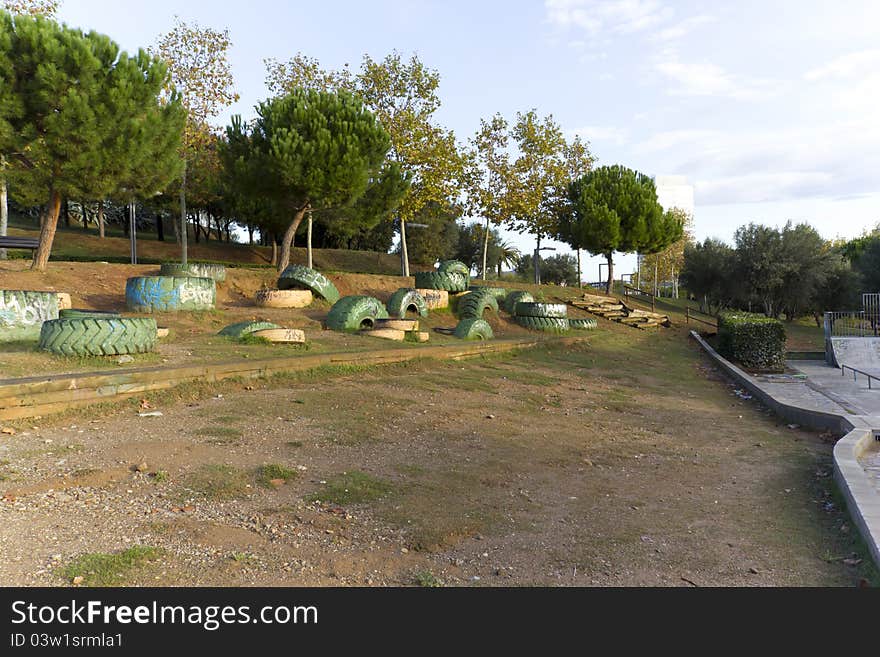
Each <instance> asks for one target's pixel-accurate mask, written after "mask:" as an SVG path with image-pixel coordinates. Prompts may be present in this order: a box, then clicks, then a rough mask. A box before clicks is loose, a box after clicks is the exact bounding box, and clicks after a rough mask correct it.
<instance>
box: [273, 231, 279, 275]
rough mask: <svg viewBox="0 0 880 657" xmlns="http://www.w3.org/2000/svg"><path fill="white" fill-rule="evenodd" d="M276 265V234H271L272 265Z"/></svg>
mask: <svg viewBox="0 0 880 657" xmlns="http://www.w3.org/2000/svg"><path fill="white" fill-rule="evenodd" d="M277 265H278V239H277V236H276V235H272V266H273V267H275V266H277Z"/></svg>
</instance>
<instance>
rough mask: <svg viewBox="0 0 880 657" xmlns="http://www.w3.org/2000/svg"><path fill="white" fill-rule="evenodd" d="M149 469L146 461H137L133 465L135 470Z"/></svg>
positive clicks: (144, 470) (143, 470)
mask: <svg viewBox="0 0 880 657" xmlns="http://www.w3.org/2000/svg"><path fill="white" fill-rule="evenodd" d="M148 469H149V466H148V465H147V464H146V463H138V464H137V465H136V466H134V471H135V472H146V471H147V470H148Z"/></svg>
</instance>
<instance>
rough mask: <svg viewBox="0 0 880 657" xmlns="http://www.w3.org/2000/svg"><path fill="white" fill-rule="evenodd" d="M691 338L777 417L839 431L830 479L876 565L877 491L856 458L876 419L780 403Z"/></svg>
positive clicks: (879, 536) (879, 547) (879, 551)
mask: <svg viewBox="0 0 880 657" xmlns="http://www.w3.org/2000/svg"><path fill="white" fill-rule="evenodd" d="M691 337H692V338H693V339H694V340H696V341H697V344H699V345H700V347H702V349H703V351H705V352H706V353H707V354H708V355H709V357H710V358H712V360H714V361H715V363H716V364H717V365H718V366H719V367H720V368H721V369H722V370H723V371H724V372H725V373H726V374H727V375H728V376H729V377H730V378H731V379H733V380H734V381H736V382H737V384H739V385H741V386H742V387H744V388H746V389H747V390H748V391H749V393H750V394H751V395H752V396H754V397H756V398H757V399H759V400H761V403H763V404H764V405H765V406H767V407H768V408H770V409H772V410H773V412H775V413H776V414H777V415H779V416H780V417H782V418H784V419H786V420H788V421H790V422H796V423H798V424H802V425H804V426H808V427H811V428H813V429H826V430H831V431H834V432H835V433H838V434H843V437H842V438H841V439H840V440H838V441H837V443H836V444H835V446H834V480H835V481H836V482H837V485H838V486H839V487H840V490H841V492H842V493H843V496H844V498H845V499H846V506H847V508H848V509H849V513H850V516H851V517H852V519H853V522H855V524H856V526H857V527H858V528H859V532H860V533H861V535H862V538H864V539H865V543H866V544H867V545H868V550H869V551H870V553H871V557H872V558H873V559H874V563H875V564H877V566H878V567H880V492H878V491H877V489H876V488H874V486H873V485H872V484H871V481H870V479H869V478H868V475H867V473H866V472H865V470H864V468H862V466H861V464H860V463H859V457H860V456H861V455H862V454H864V452H865V451H866V450H867V449H868V447H869V445H871V443H872V442H873V441H874V440H875V435H876V434H877V433H878V432H880V426H876V427H875V426H872V425H874V424H877V421H876V419H875V418H873V417H870V416H865V415H836V414H833V413H825V412H822V411H817V410H813V409H808V408H801V407H799V406H794V405H792V404H786V403H784V402H780V401H779V400H777V399H775V398H774V397H773V396H772V395H770V394H769V393H768V392H766V391H765V390H764V389H763V388H761V387H760V386H758V385H757V384H756V383H755V382H754V380H753V379H752V377H751V376H749V375H748V374H747V373H746V372H744V371H743V370H741V369H740V368H738V367H737V366H736V365H734V364H733V363H731V362H730V361H728V360H727V359H726V358H724V357H722V356H721V355H720V354H719V353H718V352H717V351H715V350H714V349H713V348H712V347H711V346H710V345H709V344H708V343H707V342H706V341H705V340H704V339H703V338H702V337H701V336H700V335H699V334H698V333H697V332H696V331H691ZM823 394H824V392H823Z"/></svg>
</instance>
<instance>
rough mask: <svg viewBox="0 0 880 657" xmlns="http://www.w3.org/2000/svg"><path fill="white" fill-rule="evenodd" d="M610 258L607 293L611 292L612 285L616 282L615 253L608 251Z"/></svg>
mask: <svg viewBox="0 0 880 657" xmlns="http://www.w3.org/2000/svg"><path fill="white" fill-rule="evenodd" d="M605 257H606V258H607V259H608V282H607V283H605V294H611V285H612V283H613V282H614V259H613V258H614V254H613V253H606V254H605Z"/></svg>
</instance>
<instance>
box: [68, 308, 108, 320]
mask: <svg viewBox="0 0 880 657" xmlns="http://www.w3.org/2000/svg"><path fill="white" fill-rule="evenodd" d="M120 316H121V315H120V314H119V313H118V312H115V311H113V310H83V309H81V308H64V309H62V310H59V311H58V317H59V318H61V319H77V318H80V319H81V318H83V317H92V318H98V319H113V318H115V317H120Z"/></svg>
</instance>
